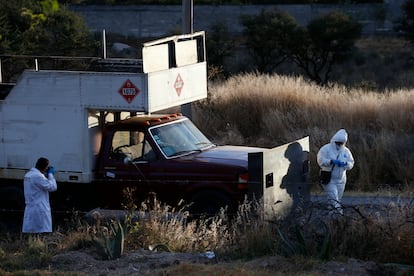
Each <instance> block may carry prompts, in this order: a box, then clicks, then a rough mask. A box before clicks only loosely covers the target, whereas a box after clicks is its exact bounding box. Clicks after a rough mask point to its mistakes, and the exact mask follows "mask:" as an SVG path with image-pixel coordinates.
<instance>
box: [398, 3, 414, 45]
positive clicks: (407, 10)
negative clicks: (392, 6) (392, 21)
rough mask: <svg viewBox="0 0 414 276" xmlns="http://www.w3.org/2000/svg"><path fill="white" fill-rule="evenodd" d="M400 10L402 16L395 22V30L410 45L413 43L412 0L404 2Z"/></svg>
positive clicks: (413, 7) (413, 20)
mask: <svg viewBox="0 0 414 276" xmlns="http://www.w3.org/2000/svg"><path fill="white" fill-rule="evenodd" d="M401 9H402V13H403V16H402V17H401V18H400V19H399V20H398V22H396V27H395V29H396V31H398V32H401V33H402V34H403V36H404V37H405V38H406V39H407V40H409V41H410V42H411V43H414V0H407V1H405V2H404V3H403V4H402V6H401Z"/></svg>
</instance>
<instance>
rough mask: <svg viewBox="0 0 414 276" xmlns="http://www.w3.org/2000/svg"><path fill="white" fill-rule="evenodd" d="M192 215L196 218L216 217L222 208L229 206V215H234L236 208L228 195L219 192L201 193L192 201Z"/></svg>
mask: <svg viewBox="0 0 414 276" xmlns="http://www.w3.org/2000/svg"><path fill="white" fill-rule="evenodd" d="M191 203H192V204H191V206H190V214H191V215H194V216H200V215H207V216H214V215H216V214H218V213H219V211H220V208H224V207H226V206H227V213H229V214H233V213H234V211H235V208H234V206H233V204H232V203H231V201H230V199H229V198H228V196H227V195H225V194H224V193H222V192H218V191H201V192H198V193H197V194H195V195H194V196H193V197H192V199H191Z"/></svg>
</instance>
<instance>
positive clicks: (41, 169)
mask: <svg viewBox="0 0 414 276" xmlns="http://www.w3.org/2000/svg"><path fill="white" fill-rule="evenodd" d="M56 190H57V184H56V180H55V177H54V169H53V167H49V160H48V159H46V158H44V157H41V158H39V159H38V160H37V162H36V165H35V167H34V168H31V169H30V171H29V172H27V173H26V175H25V176H24V198H25V203H26V208H25V210H24V217H23V228H22V232H23V233H50V232H52V214H51V210H50V203H49V192H53V191H56Z"/></svg>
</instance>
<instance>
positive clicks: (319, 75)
mask: <svg viewBox="0 0 414 276" xmlns="http://www.w3.org/2000/svg"><path fill="white" fill-rule="evenodd" d="M360 35H361V25H360V24H359V23H358V22H354V21H352V20H351V18H350V17H349V16H348V15H346V14H344V13H340V12H331V13H329V14H326V15H323V16H320V17H318V18H315V19H314V20H312V21H311V22H310V23H309V24H308V25H307V27H306V28H298V29H297V30H296V32H295V33H294V34H293V36H292V37H291V39H290V40H289V43H290V45H289V47H288V49H289V51H290V58H291V59H292V61H293V62H294V63H295V64H297V65H298V66H299V67H300V68H301V69H303V70H304V72H305V73H306V75H307V76H308V77H309V78H310V79H311V80H313V81H315V82H316V83H318V84H322V85H325V84H327V83H328V81H329V77H330V73H331V72H332V67H333V66H334V64H336V63H340V62H342V61H344V60H345V59H346V57H348V56H349V54H350V52H351V50H352V49H353V47H354V44H355V41H356V40H357V39H358V38H359V37H360Z"/></svg>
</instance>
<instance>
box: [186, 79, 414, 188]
mask: <svg viewBox="0 0 414 276" xmlns="http://www.w3.org/2000/svg"><path fill="white" fill-rule="evenodd" d="M208 92H209V97H208V99H207V100H204V101H202V102H200V103H198V104H197V105H195V106H194V111H193V120H194V121H195V123H196V124H197V125H198V126H199V127H200V128H201V129H202V131H204V133H206V134H207V135H208V136H209V137H210V138H211V139H212V140H213V141H215V142H216V143H218V144H239V145H249V146H260V147H274V146H277V145H281V144H283V143H287V142H290V141H292V140H295V139H298V138H302V137H304V136H310V141H311V145H310V146H311V147H310V148H311V150H310V156H311V163H312V168H313V170H312V171H313V177H312V179H313V181H316V172H317V171H318V169H317V165H316V153H317V151H318V149H319V148H320V147H321V146H322V145H323V144H325V143H327V142H329V140H330V138H331V137H332V135H333V134H334V133H335V132H336V131H337V130H338V129H339V128H345V129H347V131H348V133H349V141H348V144H347V145H348V147H349V148H350V149H351V150H352V152H353V155H354V157H355V159H356V165H355V167H354V169H353V170H352V171H351V172H350V173H349V177H348V179H349V180H348V184H349V185H348V188H350V189H355V190H362V191H377V190H378V189H379V188H384V187H390V186H391V187H398V188H410V186H411V188H412V185H413V181H414V170H413V165H412V164H413V162H414V90H413V89H411V90H407V89H406V90H403V89H401V90H393V91H385V92H381V93H380V92H376V91H367V90H362V89H349V88H346V87H343V86H338V85H332V86H331V87H329V88H326V87H320V86H317V85H315V84H312V83H309V82H307V81H305V80H304V79H303V78H301V77H286V76H280V75H260V74H247V73H246V74H241V75H236V76H233V77H231V78H229V79H228V80H226V81H222V82H215V83H210V84H209V89H208Z"/></svg>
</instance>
